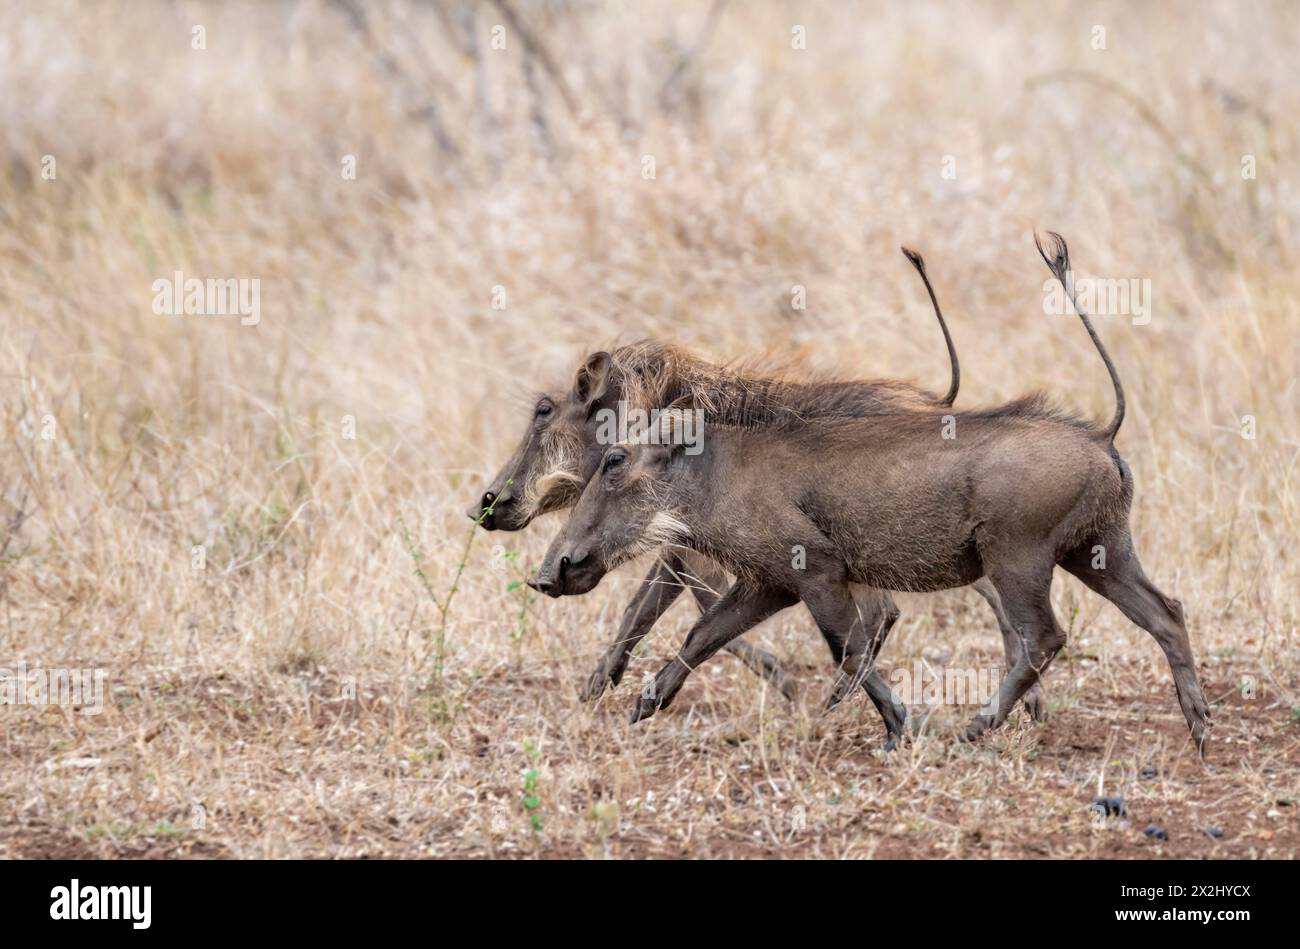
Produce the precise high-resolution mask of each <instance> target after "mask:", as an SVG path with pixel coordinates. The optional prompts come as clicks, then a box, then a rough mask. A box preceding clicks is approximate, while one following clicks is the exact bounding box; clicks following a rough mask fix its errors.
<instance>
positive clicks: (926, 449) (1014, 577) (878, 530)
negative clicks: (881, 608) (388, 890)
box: [535, 234, 1209, 751]
mask: <svg viewBox="0 0 1300 949" xmlns="http://www.w3.org/2000/svg"><path fill="white" fill-rule="evenodd" d="M1035 242H1036V243H1038V247H1039V252H1040V253H1041V254H1042V255H1043V259H1044V260H1045V261H1047V263H1048V266H1049V267H1050V268H1051V270H1052V272H1053V273H1054V274H1055V275H1056V276H1057V278H1058V279H1059V280H1060V281H1061V283H1062V285H1063V286H1064V287H1065V289H1066V293H1067V295H1068V296H1070V298H1071V300H1072V301H1073V302H1074V306H1075V309H1076V310H1077V311H1078V314H1079V316H1080V318H1081V319H1082V321H1083V324H1084V326H1085V328H1086V329H1087V331H1088V333H1089V335H1090V336H1091V338H1092V340H1093V343H1094V344H1095V345H1096V347H1097V351H1098V352H1099V353H1100V355H1101V358H1102V361H1103V362H1104V363H1105V365H1106V369H1107V371H1108V372H1109V374H1110V377H1111V381H1112V383H1113V385H1114V388H1115V399H1116V409H1115V415H1114V418H1113V419H1112V420H1111V422H1110V424H1109V425H1108V426H1107V427H1106V428H1104V429H1101V428H1099V427H1097V426H1096V425H1094V424H1092V423H1089V422H1085V421H1082V420H1080V419H1077V418H1075V417H1073V416H1070V415H1068V414H1066V413H1064V412H1063V411H1061V410H1060V409H1057V408H1055V407H1053V406H1052V405H1051V404H1050V403H1049V402H1048V401H1047V400H1046V399H1045V398H1044V397H1042V396H1032V397H1029V398H1023V399H1020V400H1017V401H1015V402H1011V403H1009V404H1007V405H1003V406H999V407H997V408H993V409H988V410H983V411H962V412H957V413H955V419H956V434H957V437H956V438H955V439H944V438H941V437H940V430H941V424H942V422H941V415H940V410H936V409H933V408H927V407H923V406H916V407H910V408H906V409H902V408H900V409H899V410H896V411H890V412H885V413H880V414H877V415H872V416H867V417H863V418H858V419H842V418H840V419H830V418H827V419H811V420H808V421H806V422H804V423H803V424H801V425H799V426H797V427H790V428H786V429H783V430H780V431H774V430H772V429H761V428H754V427H745V426H727V425H713V426H711V427H710V428H709V430H708V434H707V438H706V448H705V450H704V451H703V452H701V453H700V454H697V455H688V454H686V453H684V452H683V451H682V450H681V446H680V445H676V444H673V443H672V442H673V439H672V438H671V437H670V436H671V433H666V437H664V438H662V439H661V443H659V444H646V443H640V444H637V443H629V444H624V445H616V446H614V447H612V448H610V449H609V450H607V451H606V452H605V454H604V457H603V459H602V461H601V464H600V469H599V473H598V474H597V475H596V476H595V477H593V478H592V479H591V481H590V482H589V483H588V484H587V486H586V488H585V489H584V491H583V493H582V497H581V499H580V500H579V501H578V504H577V505H576V507H575V508H574V511H573V513H572V515H571V517H570V518H569V521H568V523H567V524H566V525H565V527H564V528H563V530H561V532H560V533H559V535H558V536H557V537H556V538H555V540H554V542H553V543H552V544H551V547H550V549H549V551H548V552H547V554H546V558H545V560H544V561H543V564H542V567H541V569H540V570H539V572H538V576H537V579H536V581H535V583H536V586H537V588H538V589H540V590H542V591H544V592H546V593H548V594H550V595H552V596H561V595H569V594H580V593H585V592H586V591H588V590H590V589H592V588H593V587H594V586H596V584H597V583H599V582H600V579H601V578H602V577H603V576H604V575H605V573H606V572H608V571H609V570H611V569H613V568H614V567H616V566H617V565H618V564H620V563H622V562H623V561H625V560H626V559H627V558H628V557H630V556H632V555H634V554H635V553H636V552H637V551H639V550H643V549H645V548H646V547H647V546H658V545H661V544H676V545H682V546H686V547H689V548H691V549H693V550H696V551H698V552H700V553H702V554H705V555H706V556H708V557H709V558H710V559H711V560H713V561H715V562H716V563H719V564H721V565H722V566H724V567H725V568H726V569H728V570H730V571H731V572H732V573H733V574H735V576H736V577H737V580H736V582H735V584H734V585H733V586H732V587H731V588H730V589H729V590H728V591H727V593H726V594H725V595H724V596H723V597H722V599H721V600H720V601H719V602H718V603H717V604H716V605H715V606H714V607H713V608H712V609H710V610H709V611H708V612H707V613H706V614H705V615H704V616H703V617H702V618H701V619H700V620H699V622H697V623H696V624H695V626H694V627H693V628H692V629H691V632H690V634H689V635H688V636H687V638H686V641H685V643H684V645H683V646H682V648H681V651H680V652H679V653H678V655H677V657H676V658H674V659H673V660H672V661H670V662H669V663H668V664H667V665H665V666H664V667H663V668H662V669H661V670H660V671H659V674H658V675H657V676H656V678H655V681H654V683H653V687H652V688H648V689H647V690H646V691H643V692H642V694H641V697H640V698H639V699H638V700H637V703H636V705H635V707H634V709H633V712H632V721H634V722H635V721H638V720H640V719H642V718H646V717H648V716H650V715H653V714H654V712H655V711H656V710H657V709H659V708H665V707H667V706H668V705H669V703H671V702H672V700H673V697H674V696H675V695H676V694H677V691H678V689H680V688H681V686H682V683H683V682H684V681H685V679H686V677H687V675H688V674H689V673H690V672H691V671H692V670H694V669H695V668H696V667H697V666H699V665H700V664H701V663H702V662H704V661H706V660H707V659H708V658H709V657H710V656H711V655H713V653H714V652H716V651H717V649H718V648H719V647H720V646H721V645H723V644H724V643H727V642H729V641H730V640H731V639H732V638H734V637H735V636H738V635H740V634H741V633H743V632H745V630H747V629H749V628H750V627H752V626H753V625H754V624H756V623H759V622H761V621H762V620H764V619H766V618H767V617H769V616H771V615H772V614H774V613H776V612H777V611H779V610H782V609H784V608H786V607H788V606H791V605H792V604H794V603H797V602H799V601H800V600H802V601H803V602H804V603H805V604H806V605H807V607H808V610H809V611H810V612H811V613H812V615H813V618H814V620H815V621H816V623H817V625H818V626H819V627H820V628H821V629H822V631H823V633H824V634H825V635H826V636H827V638H828V639H830V638H831V637H835V638H838V639H840V640H841V641H844V642H845V643H846V644H847V646H846V654H845V656H844V661H843V667H844V672H845V673H846V674H847V675H843V676H841V681H840V682H837V685H836V690H837V692H838V693H839V694H841V695H842V694H843V692H844V690H845V689H846V688H847V687H848V685H850V684H851V682H852V680H853V679H854V678H855V677H858V676H860V675H861V672H862V669H863V668H864V667H867V666H869V665H871V664H872V660H873V654H872V651H871V648H870V646H869V645H868V644H869V643H870V636H869V635H868V630H867V629H865V628H864V627H863V622H862V616H861V614H860V613H859V611H858V609H857V607H856V605H855V604H854V600H853V596H852V594H851V593H850V588H849V584H850V583H855V582H856V583H864V584H869V585H870V586H873V587H877V588H881V589H888V590H911V591H932V590H942V589H946V588H950V587H956V586H962V585H964V584H968V583H971V582H973V581H975V580H976V579H978V578H980V577H982V576H986V577H988V578H989V579H990V580H991V581H992V583H993V585H994V586H995V587H996V589H997V592H998V593H999V594H1000V595H1001V597H1002V603H1003V605H1004V607H1005V609H1006V612H1007V613H1008V614H1009V616H1010V618H1011V621H1012V623H1013V624H1014V627H1015V629H1016V631H1017V632H1018V634H1019V635H1020V636H1021V637H1023V649H1022V650H1021V651H1020V653H1019V655H1018V656H1017V658H1016V660H1015V662H1014V664H1013V665H1012V666H1011V668H1010V670H1009V671H1008V673H1007V675H1006V676H1005V678H1004V679H1003V681H1002V683H1001V686H1000V688H999V692H998V696H997V698H996V705H995V706H994V707H990V706H992V705H993V703H990V706H986V707H985V708H984V709H983V710H981V712H980V713H979V714H978V715H976V716H975V718H974V720H973V721H972V722H971V724H970V726H969V727H968V729H967V731H966V738H967V739H968V740H974V739H975V738H977V737H978V736H979V735H980V734H981V733H983V732H984V731H985V730H986V729H988V728H991V727H996V726H998V725H1000V724H1002V722H1003V721H1004V720H1005V719H1006V716H1007V714H1008V712H1009V711H1010V709H1011V708H1012V707H1013V706H1014V705H1015V703H1016V701H1017V700H1019V699H1020V698H1021V696H1022V695H1024V693H1025V692H1026V690H1027V689H1028V688H1029V687H1030V686H1031V685H1032V684H1033V683H1034V682H1035V681H1036V680H1037V679H1038V677H1039V676H1040V675H1041V673H1042V671H1043V670H1044V669H1045V668H1046V667H1047V665H1048V664H1049V663H1050V662H1051V660H1052V658H1053V657H1054V656H1055V655H1056V653H1057V652H1058V651H1059V650H1060V649H1061V647H1062V646H1063V645H1064V644H1065V633H1064V631H1063V630H1062V629H1061V627H1060V625H1059V624H1058V623H1057V621H1056V617H1055V616H1054V615H1053V612H1052V605H1051V599H1050V595H1049V594H1050V589H1051V584H1052V574H1053V570H1054V568H1055V567H1056V566H1057V565H1058V564H1059V565H1060V566H1062V567H1064V568H1065V569H1066V570H1068V571H1069V572H1070V573H1072V574H1074V575H1075V576H1077V577H1078V578H1079V579H1081V580H1082V581H1083V582H1084V583H1085V584H1087V585H1088V586H1089V587H1091V588H1092V589H1093V590H1095V591H1096V592H1098V593H1100V594H1101V595H1102V596H1104V597H1106V598H1107V599H1109V600H1110V601H1111V602H1112V603H1114V604H1115V605H1116V606H1118V607H1119V608H1120V610H1121V611H1122V612H1123V613H1124V614H1125V615H1126V616H1128V617H1129V619H1131V620H1132V621H1133V622H1134V623H1136V624H1137V625H1139V626H1141V627H1142V628H1143V629H1145V630H1147V632H1149V633H1150V634H1151V635H1152V636H1153V637H1154V638H1155V639H1156V641H1157V642H1158V643H1159V644H1160V647H1161V648H1162V649H1163V650H1164V653H1165V656H1166V658H1167V659H1168V661H1169V664H1170V667H1171V669H1172V670H1173V678H1174V687H1175V689H1176V691H1177V695H1178V700H1179V703H1180V705H1181V706H1182V710H1183V715H1184V717H1185V718H1186V719H1187V724H1188V727H1189V728H1190V729H1191V732H1192V736H1193V737H1194V738H1195V740H1196V742H1197V744H1198V747H1200V748H1201V750H1202V751H1203V750H1204V742H1205V739H1206V737H1207V734H1208V726H1209V708H1208V706H1207V704H1206V700H1205V694H1204V693H1203V692H1202V690H1201V686H1200V683H1199V682H1198V681H1197V677H1196V670H1195V666H1194V663H1193V659H1192V652H1191V647H1190V644H1189V643H1188V638H1187V630H1186V628H1185V626H1184V624H1183V612H1182V607H1181V605H1180V604H1179V603H1178V601H1177V600H1174V599H1171V598H1170V597H1168V596H1166V595H1165V594H1164V593H1162V592H1161V591H1160V590H1159V589H1157V588H1156V586H1155V585H1154V584H1152V583H1151V581H1150V580H1148V579H1147V577H1146V574H1145V573H1144V572H1143V570H1142V566H1141V564H1140V563H1139V562H1138V558H1137V554H1136V553H1135V552H1134V549H1133V541H1132V537H1131V533H1130V529H1129V509H1130V506H1131V503H1132V498H1133V479H1132V476H1131V474H1130V472H1129V469H1128V466H1127V465H1126V464H1125V463H1124V460H1123V459H1122V458H1121V457H1120V455H1119V453H1118V452H1117V451H1116V450H1115V446H1114V439H1115V434H1116V432H1118V430H1119V426H1120V422H1121V421H1122V420H1123V418H1124V390H1123V387H1122V385H1121V384H1120V380H1119V374H1118V373H1117V371H1116V369H1115V365H1114V363H1113V362H1112V361H1111V359H1110V356H1109V354H1108V353H1107V352H1106V348H1105V347H1104V346H1103V345H1102V343H1101V340H1100V338H1099V337H1098V336H1097V333H1096V331H1095V330H1094V329H1093V327H1092V323H1091V321H1090V320H1089V319H1088V317H1087V315H1086V313H1084V311H1083V310H1082V309H1081V308H1080V307H1079V305H1078V303H1077V300H1076V299H1075V296H1074V292H1073V286H1072V279H1071V276H1070V273H1069V270H1070V264H1069V255H1068V250H1067V248H1066V246H1065V242H1064V241H1063V240H1062V239H1061V238H1060V236H1059V235H1056V234H1052V235H1051V252H1050V254H1049V252H1048V251H1047V250H1044V248H1043V246H1042V243H1041V242H1039V241H1038V238H1037V236H1035ZM665 424H668V425H671V424H672V416H671V415H669V416H667V417H666V423H665ZM795 549H802V550H803V551H804V552H805V556H804V558H803V559H802V564H801V566H802V569H800V568H799V567H798V566H796V565H795V564H794V563H792V558H791V556H790V551H791V550H795ZM886 727H887V728H888V729H890V732H891V735H892V734H893V733H894V728H895V727H896V725H895V723H893V722H891V721H890V718H889V716H888V715H887V714H886Z"/></svg>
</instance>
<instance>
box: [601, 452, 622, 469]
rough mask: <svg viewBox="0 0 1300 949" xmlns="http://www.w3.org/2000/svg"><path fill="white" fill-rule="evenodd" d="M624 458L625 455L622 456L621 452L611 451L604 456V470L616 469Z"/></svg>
mask: <svg viewBox="0 0 1300 949" xmlns="http://www.w3.org/2000/svg"><path fill="white" fill-rule="evenodd" d="M626 458H627V455H625V454H623V452H621V451H611V452H610V453H609V454H608V455H606V456H605V470H606V471H610V470H611V469H613V468H617V467H618V466H619V465H621V464H622V463H623V461H624V460H625V459H626Z"/></svg>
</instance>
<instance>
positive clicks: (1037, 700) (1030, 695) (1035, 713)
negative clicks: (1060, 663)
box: [1020, 682, 1047, 722]
mask: <svg viewBox="0 0 1300 949" xmlns="http://www.w3.org/2000/svg"><path fill="white" fill-rule="evenodd" d="M1020 701H1021V702H1023V703H1025V711H1027V712H1028V713H1029V717H1030V718H1032V719H1033V720H1034V721H1036V722H1043V721H1046V720H1047V702H1046V701H1044V699H1043V690H1042V689H1040V688H1039V687H1038V683H1037V682H1035V683H1034V684H1033V685H1031V686H1030V687H1029V691H1028V692H1026V693H1025V694H1024V695H1023V696H1022V697H1021V699H1020Z"/></svg>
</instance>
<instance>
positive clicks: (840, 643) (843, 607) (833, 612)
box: [802, 581, 907, 750]
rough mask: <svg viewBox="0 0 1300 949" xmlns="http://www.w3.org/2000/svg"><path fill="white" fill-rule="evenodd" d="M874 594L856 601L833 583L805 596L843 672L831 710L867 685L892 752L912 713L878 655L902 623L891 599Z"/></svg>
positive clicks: (815, 585) (816, 586) (814, 588)
mask: <svg viewBox="0 0 1300 949" xmlns="http://www.w3.org/2000/svg"><path fill="white" fill-rule="evenodd" d="M870 592H871V593H874V594H875V595H874V596H870V597H863V598H861V599H860V600H858V601H855V600H854V597H853V593H852V590H851V589H850V588H849V586H848V584H846V583H841V582H831V581H828V582H826V583H810V584H809V585H808V587H807V588H806V589H804V590H803V591H802V594H803V601H804V605H806V606H807V607H808V612H809V613H811V614H812V617H813V621H814V622H815V623H816V624H817V628H818V629H820V630H821V632H822V636H823V638H825V640H826V645H828V646H829V647H830V650H831V656H832V657H833V658H834V659H835V662H836V664H837V665H838V666H839V675H838V676H837V677H836V681H835V686H834V688H833V689H832V692H831V698H830V700H829V701H828V702H827V708H831V707H833V706H834V705H836V704H837V703H838V702H840V700H842V699H843V698H844V697H845V696H846V695H848V694H849V693H850V692H851V691H853V689H855V688H857V687H858V686H859V685H861V686H862V687H863V688H864V689H865V690H866V692H867V695H869V696H870V697H871V702H872V704H873V705H875V706H876V711H878V712H879V713H880V718H881V720H882V721H884V723H885V733H886V734H885V749H886V750H892V749H893V748H894V747H895V745H896V744H897V741H898V739H899V738H901V737H902V735H903V726H904V723H905V722H906V721H907V709H906V707H905V706H904V705H903V703H902V702H900V701H899V700H898V698H897V697H896V696H895V695H894V693H893V691H892V690H891V689H890V688H889V686H888V685H886V684H885V681H884V679H882V678H881V676H880V673H879V672H877V671H876V655H877V654H878V653H879V652H880V647H881V645H882V644H883V643H884V640H885V636H886V635H887V634H888V633H889V628H890V627H891V626H893V625H894V622H895V621H896V620H897V619H898V607H897V606H895V605H894V601H893V597H891V596H889V594H888V593H885V592H884V591H870ZM864 606H865V607H866V609H864Z"/></svg>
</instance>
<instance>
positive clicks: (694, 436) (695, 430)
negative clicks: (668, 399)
mask: <svg viewBox="0 0 1300 949" xmlns="http://www.w3.org/2000/svg"><path fill="white" fill-rule="evenodd" d="M701 427H702V426H701V425H700V424H698V423H697V421H696V414H695V400H694V399H693V398H692V397H691V396H689V395H684V396H681V397H680V398H678V399H674V400H673V402H672V404H670V405H669V406H668V407H667V408H665V409H663V410H661V411H660V412H659V425H658V428H659V431H658V435H657V437H658V441H657V444H660V445H664V446H667V448H668V450H669V454H675V453H676V452H678V451H681V450H682V449H683V448H685V447H686V446H687V445H688V444H692V443H694V442H695V441H697V440H698V438H699V437H700V436H701V435H702V434H703V432H701V431H700V428H701Z"/></svg>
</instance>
